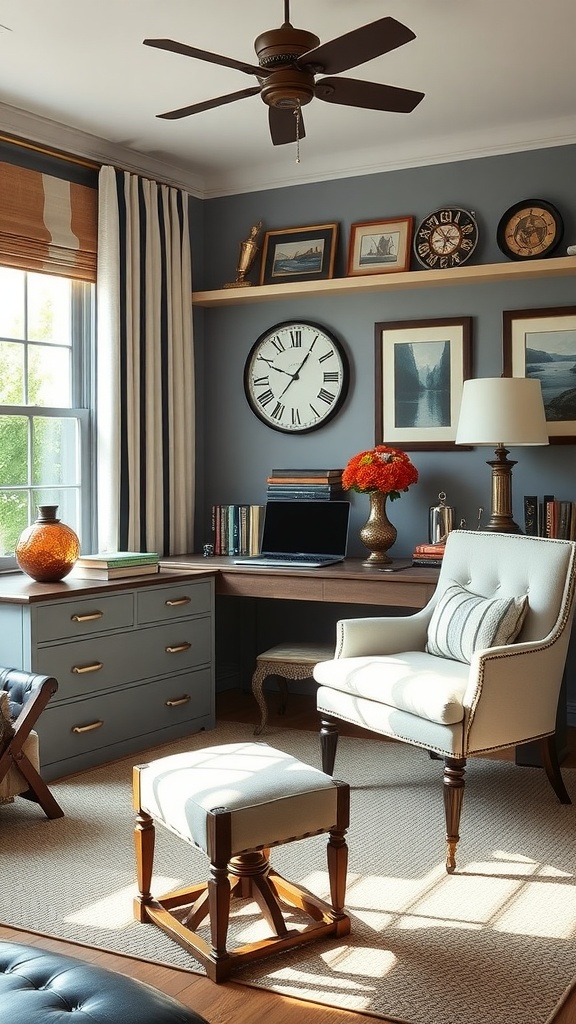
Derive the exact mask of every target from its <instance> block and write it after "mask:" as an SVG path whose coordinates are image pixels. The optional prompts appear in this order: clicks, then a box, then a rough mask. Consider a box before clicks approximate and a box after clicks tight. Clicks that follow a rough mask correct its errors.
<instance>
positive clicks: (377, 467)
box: [342, 444, 418, 501]
mask: <svg viewBox="0 0 576 1024" xmlns="http://www.w3.org/2000/svg"><path fill="white" fill-rule="evenodd" d="M417 480H418V470H417V469H416V467H415V466H414V464H413V463H412V462H411V461H410V459H409V457H408V455H407V454H406V452H402V451H398V450H397V449H396V448H388V447H387V446H386V445H384V444H378V445H376V447H375V448H372V449H370V450H369V451H366V452H359V453H358V455H354V456H353V457H352V458H351V459H350V461H349V462H348V464H347V466H346V468H345V470H344V472H343V473H342V486H343V488H344V489H345V490H346V491H348V490H353V491H359V492H360V493H362V494H364V493H370V492H371V491H380V492H381V493H382V494H386V495H388V497H389V498H390V500H391V501H395V500H396V498H399V497H400V496H401V492H402V491H407V490H408V488H409V487H410V485H411V484H415V483H416V482H417Z"/></svg>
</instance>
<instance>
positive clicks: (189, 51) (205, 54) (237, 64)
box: [143, 39, 263, 75]
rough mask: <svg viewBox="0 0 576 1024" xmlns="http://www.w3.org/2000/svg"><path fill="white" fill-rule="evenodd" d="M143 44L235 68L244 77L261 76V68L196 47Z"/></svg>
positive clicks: (160, 41)
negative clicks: (243, 74) (241, 72)
mask: <svg viewBox="0 0 576 1024" xmlns="http://www.w3.org/2000/svg"><path fill="white" fill-rule="evenodd" d="M143 42H144V46H155V47H156V48H157V49H158V50H169V51H170V52H171V53H182V54H183V55H184V56H185V57H196V58H197V59H198V60H205V61H208V63H209V64H221V65H222V67H224V68H235V69H236V70H237V71H243V72H244V73H245V74H246V75H262V74H263V72H262V68H259V67H257V66H256V65H255V64H247V63H246V62H245V61H241V60H234V57H222V56H221V55H220V54H219V53H210V52H209V51H208V50H199V49H198V48H197V47H196V46H188V45H187V43H177V42H175V40H174V39H144V40H143Z"/></svg>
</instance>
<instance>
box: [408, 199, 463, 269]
mask: <svg viewBox="0 0 576 1024" xmlns="http://www.w3.org/2000/svg"><path fill="white" fill-rule="evenodd" d="M477 242H478V225H477V223H476V220H475V217H474V214H473V213H472V212H470V211H468V210H461V209H459V208H458V207H454V206H451V207H444V208H443V209H441V210H435V211H434V213H430V214H428V216H427V217H425V218H424V220H423V221H422V223H421V224H419V225H418V227H417V229H416V233H415V235H414V254H415V256H416V259H417V260H418V261H419V263H421V264H422V266H423V267H428V268H431V269H436V270H445V269H447V268H450V267H457V266H460V265H461V264H462V263H465V262H466V260H468V259H470V257H471V255H472V253H473V252H474V249H475V248H476V243H477Z"/></svg>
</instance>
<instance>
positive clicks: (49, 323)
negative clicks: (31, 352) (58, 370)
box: [28, 274, 72, 345]
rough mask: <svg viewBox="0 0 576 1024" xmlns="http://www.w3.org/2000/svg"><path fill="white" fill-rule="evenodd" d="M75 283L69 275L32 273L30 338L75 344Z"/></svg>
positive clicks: (30, 277) (29, 279)
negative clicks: (71, 323) (73, 317)
mask: <svg viewBox="0 0 576 1024" xmlns="http://www.w3.org/2000/svg"><path fill="white" fill-rule="evenodd" d="M71 287H72V282H71V281H69V280H68V279H67V278H65V277H49V276H48V275H47V274H28V337H29V339H30V340H31V341H44V342H47V343H48V344H57V345H70V344H71V330H70V317H71V304H70V294H71Z"/></svg>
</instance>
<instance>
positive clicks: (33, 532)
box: [16, 505, 80, 583]
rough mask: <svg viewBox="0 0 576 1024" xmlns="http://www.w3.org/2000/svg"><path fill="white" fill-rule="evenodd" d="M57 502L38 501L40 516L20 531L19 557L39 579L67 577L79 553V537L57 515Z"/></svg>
mask: <svg viewBox="0 0 576 1024" xmlns="http://www.w3.org/2000/svg"><path fill="white" fill-rule="evenodd" d="M57 511H58V506H57V505H39V506H38V518H37V519H36V521H35V522H34V523H32V525H31V526H27V527H26V529H25V530H24V531H23V532H22V533H21V534H20V537H19V540H18V543H17V544H16V561H17V562H18V565H19V566H20V568H21V569H23V570H24V572H25V573H27V574H28V576H31V577H32V579H33V580H37V581H38V582H39V583H55V582H57V581H58V580H62V579H64V577H65V576H67V575H68V573H69V572H70V570H71V569H72V568H73V567H74V563H75V561H76V559H77V558H78V556H79V554H80V541H79V540H78V537H77V536H76V534H75V533H74V530H73V529H72V528H71V527H70V526H66V524H65V523H61V522H60V520H59V519H57V518H56V512H57Z"/></svg>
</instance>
